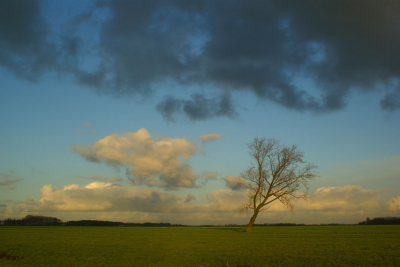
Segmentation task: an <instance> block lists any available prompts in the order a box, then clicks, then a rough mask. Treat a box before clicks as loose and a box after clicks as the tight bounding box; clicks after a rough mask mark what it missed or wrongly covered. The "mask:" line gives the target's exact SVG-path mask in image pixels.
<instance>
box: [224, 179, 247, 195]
mask: <svg viewBox="0 0 400 267" xmlns="http://www.w3.org/2000/svg"><path fill="white" fill-rule="evenodd" d="M222 180H224V181H225V183H226V186H227V187H229V188H230V189H232V190H233V191H237V190H243V189H245V187H244V186H243V185H245V184H246V181H245V180H244V179H243V178H242V177H240V176H234V175H227V176H225V177H224V178H222Z"/></svg>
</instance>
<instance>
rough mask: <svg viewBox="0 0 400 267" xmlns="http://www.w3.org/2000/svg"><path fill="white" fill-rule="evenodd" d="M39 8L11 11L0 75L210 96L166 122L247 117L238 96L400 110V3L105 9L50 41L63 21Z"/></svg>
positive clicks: (180, 102)
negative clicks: (354, 98) (373, 95)
mask: <svg viewBox="0 0 400 267" xmlns="http://www.w3.org/2000/svg"><path fill="white" fill-rule="evenodd" d="M40 7H41V5H40V2H39V1H35V0H29V1H1V8H0V48H1V49H0V51H1V52H0V65H2V66H3V67H4V68H6V69H8V70H9V71H10V72H12V73H14V74H15V75H16V76H18V77H23V78H25V79H28V80H31V81H36V80H37V79H38V78H39V77H40V76H41V75H42V74H44V73H46V72H49V71H57V72H58V73H62V74H69V75H71V76H72V77H73V78H75V80H76V81H77V83H78V84H81V85H83V86H87V87H90V88H93V89H94V90H96V91H98V92H100V93H107V94H112V95H142V96H148V95H151V93H152V92H153V91H154V90H158V88H157V84H160V83H162V82H165V81H173V82H174V83H175V84H176V85H177V86H179V87H181V88H190V89H188V90H192V89H193V88H202V89H201V90H202V93H199V92H197V93H194V94H193V95H192V97H191V98H190V99H178V98H175V97H173V96H167V97H166V98H165V99H164V100H163V101H161V102H160V103H159V104H158V105H157V110H158V112H159V113H160V114H161V115H162V116H163V117H164V118H165V119H166V120H174V119H175V118H176V117H177V116H179V115H183V116H185V117H187V118H189V119H190V120H206V119H211V118H214V117H229V118H236V117H237V116H238V112H237V105H234V104H233V103H232V99H231V94H233V92H237V91H240V92H242V91H248V92H251V93H252V94H253V95H255V96H256V97H257V98H258V99H260V100H263V101H270V102H275V103H277V104H278V105H281V106H283V107H285V108H288V109H291V110H295V111H301V112H303V111H310V112H313V113H326V112H332V111H335V110H340V109H343V108H345V107H346V105H347V102H348V99H349V96H350V95H351V93H352V92H357V93H361V92H370V91H372V90H375V91H380V92H383V94H384V96H383V98H382V99H381V101H380V104H381V108H382V109H383V110H388V111H396V110H399V109H400V101H399V98H400V91H399V82H398V81H399V79H400V66H399V65H398V64H397V63H396V62H399V61H400V54H399V53H397V51H398V47H397V44H398V43H399V42H400V34H399V33H400V29H399V27H397V26H396V25H398V24H399V22H400V18H399V16H398V14H399V13H400V3H399V2H397V1H379V2H376V1H368V2H365V1H362V0H355V1H346V0H339V1H336V0H327V1H311V0H306V1H302V2H298V1H294V0H283V1H274V0H271V1H245V0H241V1H240V0H237V1H223V2H220V1H201V2H199V1H194V2H193V1H191V2H189V3H188V2H184V1H179V0H175V1H167V2H165V1H144V0H143V1H133V2H132V1H118V0H109V1H97V6H96V7H95V8H93V9H92V10H90V11H88V10H82V11H81V12H80V13H78V14H76V15H73V17H71V18H70V19H69V22H68V23H65V24H64V25H62V26H61V27H63V28H62V29H63V30H64V32H73V33H74V34H73V35H71V36H69V37H68V38H67V37H65V36H61V37H60V36H58V35H57V33H54V32H53V33H52V32H51V31H50V30H49V25H51V24H54V23H55V21H51V18H48V17H45V15H43V14H44V13H43V12H42V11H41V10H40ZM73 14H74V13H73ZM326 14H329V16H326ZM81 25H86V26H85V27H86V28H87V29H86V30H83V28H82V27H81ZM77 29H80V30H79V31H78V30H77ZM89 39H90V40H91V41H88V40H89ZM50 40H52V41H54V42H52V41H50ZM93 40H96V41H93ZM97 40H98V41H97ZM110 40H114V41H110ZM89 62H90V63H91V64H88V63H89ZM93 62H95V64H93ZM302 78H308V79H311V80H312V82H313V84H314V85H315V87H316V89H315V90H314V89H313V91H311V90H309V88H307V87H308V86H305V85H302V84H301V83H298V80H299V79H302ZM377 84H380V85H382V86H380V87H379V86H376V85H377ZM207 88H212V89H207ZM207 90H209V91H208V92H205V93H203V92H204V91H207ZM211 90H212V91H211ZM215 90H217V91H218V92H220V93H221V95H220V96H219V97H213V96H210V95H211V92H212V93H215Z"/></svg>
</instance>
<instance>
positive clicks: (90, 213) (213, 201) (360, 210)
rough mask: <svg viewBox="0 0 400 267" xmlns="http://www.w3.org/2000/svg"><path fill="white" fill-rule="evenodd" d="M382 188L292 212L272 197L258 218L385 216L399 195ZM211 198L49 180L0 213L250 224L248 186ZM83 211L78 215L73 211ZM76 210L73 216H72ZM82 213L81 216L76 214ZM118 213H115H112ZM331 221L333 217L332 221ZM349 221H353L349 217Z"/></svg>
mask: <svg viewBox="0 0 400 267" xmlns="http://www.w3.org/2000/svg"><path fill="white" fill-rule="evenodd" d="M380 194H381V191H377V190H367V189H364V188H362V187H360V186H343V187H327V188H320V189H318V190H316V191H315V192H314V199H313V201H312V202H306V201H300V200H298V201H295V202H294V205H295V209H294V213H291V212H290V210H289V209H288V208H287V207H285V206H284V205H283V204H281V203H280V202H279V201H275V202H273V203H272V204H271V205H270V206H269V209H267V210H266V211H264V212H262V213H260V215H259V216H260V217H259V218H260V222H282V220H287V221H293V220H295V221H297V222H299V221H300V222H302V221H303V222H306V223H321V221H322V222H329V221H326V220H337V221H343V220H344V221H347V222H348V220H349V218H350V219H351V220H353V223H357V222H358V221H361V220H363V219H365V217H367V216H369V217H373V216H386V214H387V213H385V210H387V209H389V210H391V211H396V210H397V211H398V209H399V200H400V197H397V198H393V199H391V200H390V201H389V202H387V203H386V209H384V208H383V205H382V204H381V196H380ZM206 199H207V203H204V204H198V203H196V197H195V196H194V195H193V194H188V195H186V196H178V195H176V194H173V193H168V192H165V191H162V190H157V189H150V188H139V187H126V186H117V185H113V184H111V183H101V182H92V183H89V184H87V185H85V186H78V185H74V184H71V185H66V186H64V187H63V188H61V189H54V188H53V187H52V186H51V185H45V186H43V187H42V188H41V190H40V198H39V199H38V200H37V201H35V200H34V199H32V198H30V199H27V200H26V201H25V202H19V203H18V202H15V203H9V205H2V206H0V217H3V218H4V217H6V216H19V215H26V214H29V213H36V214H52V215H56V214H60V215H61V218H70V219H83V218H87V217H90V218H102V219H107V220H113V221H115V220H118V219H117V218H121V220H123V221H132V220H133V221H136V222H145V221H149V220H150V219H151V221H155V222H157V221H158V222H174V223H182V224H186V223H189V224H190V223H191V224H199V223H205V222H207V223H246V221H247V220H248V219H249V218H250V217H249V213H247V212H242V213H241V212H239V211H240V210H241V208H243V207H244V205H245V204H246V203H247V201H248V195H247V192H246V190H241V191H233V190H229V189H222V190H217V191H211V192H208V193H207V195H206ZM78 211H79V215H77V214H75V212H78ZM74 214H75V215H74ZM73 216H78V217H73ZM86 216H87V217H86ZM113 216H114V217H113ZM331 222H332V221H331ZM350 222H351V221H350Z"/></svg>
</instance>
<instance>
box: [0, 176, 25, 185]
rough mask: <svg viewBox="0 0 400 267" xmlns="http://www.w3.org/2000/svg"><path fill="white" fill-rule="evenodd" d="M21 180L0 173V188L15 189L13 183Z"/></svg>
mask: <svg viewBox="0 0 400 267" xmlns="http://www.w3.org/2000/svg"><path fill="white" fill-rule="evenodd" d="M21 180H22V178H21V177H13V176H11V175H9V174H6V173H0V187H3V186H4V188H5V189H15V188H16V187H17V186H16V185H15V183H17V182H18V181H21Z"/></svg>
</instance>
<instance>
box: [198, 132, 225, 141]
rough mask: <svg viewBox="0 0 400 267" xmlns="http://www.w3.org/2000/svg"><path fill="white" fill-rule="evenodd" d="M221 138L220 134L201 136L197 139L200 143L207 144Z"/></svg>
mask: <svg viewBox="0 0 400 267" xmlns="http://www.w3.org/2000/svg"><path fill="white" fill-rule="evenodd" d="M221 137H222V135H220V134H216V133H212V134H205V135H202V136H200V137H199V138H200V142H201V143H207V142H211V141H215V140H218V139H220V138H221Z"/></svg>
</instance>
